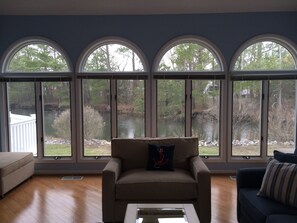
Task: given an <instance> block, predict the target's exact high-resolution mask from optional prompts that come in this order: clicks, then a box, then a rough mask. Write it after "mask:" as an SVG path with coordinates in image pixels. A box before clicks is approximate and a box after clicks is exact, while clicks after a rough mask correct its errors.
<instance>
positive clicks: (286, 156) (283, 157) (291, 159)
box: [273, 150, 297, 164]
mask: <svg viewBox="0 0 297 223" xmlns="http://www.w3.org/2000/svg"><path fill="white" fill-rule="evenodd" d="M273 156H274V159H276V160H278V161H279V162H283V163H295V164H297V155H295V154H292V153H283V152H280V151H278V150H274V151H273Z"/></svg>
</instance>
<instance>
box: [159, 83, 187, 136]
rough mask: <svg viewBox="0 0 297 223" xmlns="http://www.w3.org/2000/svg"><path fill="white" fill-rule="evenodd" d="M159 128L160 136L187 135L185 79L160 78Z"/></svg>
mask: <svg viewBox="0 0 297 223" xmlns="http://www.w3.org/2000/svg"><path fill="white" fill-rule="evenodd" d="M157 87H158V89H157V91H158V92H157V97H158V99H157V100H158V107H157V119H158V120H157V129H158V133H157V134H158V136H159V137H167V136H174V137H178V136H180V137H182V136H184V135H185V100H184V99H185V81H184V80H158V82H157Z"/></svg>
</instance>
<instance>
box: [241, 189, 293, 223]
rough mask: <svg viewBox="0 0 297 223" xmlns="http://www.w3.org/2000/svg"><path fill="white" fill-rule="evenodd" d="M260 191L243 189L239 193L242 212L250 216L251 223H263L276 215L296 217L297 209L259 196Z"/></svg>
mask: <svg viewBox="0 0 297 223" xmlns="http://www.w3.org/2000/svg"><path fill="white" fill-rule="evenodd" d="M257 193H258V189H256V188H242V189H240V192H239V195H238V196H239V198H238V199H239V202H240V211H241V212H242V214H243V215H244V216H248V218H249V219H250V222H253V223H263V222H265V221H266V218H267V216H269V215H272V214H276V215H296V214H297V209H296V208H294V207H289V206H286V205H283V204H282V203H280V202H278V201H274V200H271V199H269V198H265V197H259V196H257Z"/></svg>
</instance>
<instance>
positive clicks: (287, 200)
mask: <svg viewBox="0 0 297 223" xmlns="http://www.w3.org/2000/svg"><path fill="white" fill-rule="evenodd" d="M257 195H258V196H262V197H268V198H270V199H273V200H276V201H279V202H281V203H283V204H286V205H289V206H292V207H297V165H296V164H293V163H280V162H279V161H277V160H276V159H271V161H270V162H269V163H268V165H267V168H266V172H265V175H264V177H263V181H262V185H261V188H260V191H259V192H258V194H257Z"/></svg>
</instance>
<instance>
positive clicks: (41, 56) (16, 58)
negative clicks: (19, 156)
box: [1, 39, 72, 159]
mask: <svg viewBox="0 0 297 223" xmlns="http://www.w3.org/2000/svg"><path fill="white" fill-rule="evenodd" d="M4 68H5V70H4V72H3V74H2V75H1V76H2V77H1V78H2V81H4V82H5V83H6V85H7V101H8V116H9V123H7V124H8V125H9V145H10V151H11V152H14V151H19V152H24V151H28V152H33V154H34V156H36V157H39V158H43V157H47V158H51V157H53V158H55V159H57V158H61V157H71V156H72V143H71V139H72V134H71V106H70V74H68V73H70V69H69V65H68V63H67V60H66V58H65V56H64V55H63V54H62V53H61V50H59V48H58V47H56V46H55V44H54V43H52V42H50V41H48V40H44V39H29V40H24V41H21V42H20V43H17V44H15V46H14V48H13V49H12V50H11V52H9V53H8V55H7V57H6V60H5V63H4Z"/></svg>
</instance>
